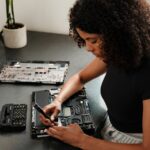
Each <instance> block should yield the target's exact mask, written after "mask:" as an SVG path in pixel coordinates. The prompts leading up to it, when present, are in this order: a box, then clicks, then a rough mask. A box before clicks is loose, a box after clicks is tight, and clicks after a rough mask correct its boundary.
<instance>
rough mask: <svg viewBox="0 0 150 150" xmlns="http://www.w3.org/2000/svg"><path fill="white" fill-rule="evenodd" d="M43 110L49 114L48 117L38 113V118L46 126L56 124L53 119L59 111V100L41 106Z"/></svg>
mask: <svg viewBox="0 0 150 150" xmlns="http://www.w3.org/2000/svg"><path fill="white" fill-rule="evenodd" d="M43 111H44V112H45V113H46V114H50V118H49V119H47V118H45V117H44V116H43V115H42V114H40V116H39V119H40V121H41V122H42V123H43V124H44V125H46V126H54V125H56V123H55V119H56V118H57V116H58V114H59V112H60V111H61V102H59V101H58V100H54V101H53V102H52V103H51V104H49V105H46V106H45V107H44V108H43Z"/></svg>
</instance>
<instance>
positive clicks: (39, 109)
mask: <svg viewBox="0 0 150 150" xmlns="http://www.w3.org/2000/svg"><path fill="white" fill-rule="evenodd" d="M34 108H35V109H36V110H37V111H38V112H39V113H41V114H42V115H43V116H44V117H45V118H47V119H50V117H49V116H48V115H47V114H46V113H45V112H44V111H43V110H42V108H41V107H40V106H39V105H38V104H37V103H35V105H34Z"/></svg>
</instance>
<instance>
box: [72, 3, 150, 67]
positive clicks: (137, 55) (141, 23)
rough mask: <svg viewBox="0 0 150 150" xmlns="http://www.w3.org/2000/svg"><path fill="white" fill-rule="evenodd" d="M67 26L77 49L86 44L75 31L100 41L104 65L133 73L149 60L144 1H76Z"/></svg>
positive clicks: (149, 26) (149, 23)
mask: <svg viewBox="0 0 150 150" xmlns="http://www.w3.org/2000/svg"><path fill="white" fill-rule="evenodd" d="M69 23H70V30H69V35H70V36H72V37H73V38H74V40H75V41H76V42H77V43H78V46H79V47H82V46H84V45H85V42H84V40H83V39H82V38H81V37H80V36H79V34H78V33H77V31H76V28H80V29H81V30H83V31H85V32H88V33H96V34H99V35H100V36H102V37H103V43H104V44H103V53H102V56H103V59H104V61H105V62H106V63H107V64H115V65H117V66H119V67H123V68H132V69H133V68H137V67H138V66H140V65H141V64H142V62H143V60H145V58H149V56H150V7H149V4H148V2H146V0H77V1H76V3H75V4H74V6H73V7H72V8H71V9H70V14H69ZM143 58H144V59H143Z"/></svg>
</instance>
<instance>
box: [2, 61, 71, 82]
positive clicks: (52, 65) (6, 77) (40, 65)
mask: <svg viewBox="0 0 150 150" xmlns="http://www.w3.org/2000/svg"><path fill="white" fill-rule="evenodd" d="M68 67H69V62H68V61H48V62H46V61H45V62H44V61H26V62H23V61H22V62H11V63H8V64H7V65H5V66H4V67H3V68H2V69H1V71H0V81H1V82H3V83H41V84H62V83H63V82H64V79H65V77H66V74H67V71H68Z"/></svg>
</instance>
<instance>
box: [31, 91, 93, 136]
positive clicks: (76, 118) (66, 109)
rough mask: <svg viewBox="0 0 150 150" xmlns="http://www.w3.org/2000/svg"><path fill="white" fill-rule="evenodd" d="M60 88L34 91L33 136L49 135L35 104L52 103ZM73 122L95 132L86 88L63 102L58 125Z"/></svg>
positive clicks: (90, 132) (88, 132)
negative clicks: (45, 130)
mask: <svg viewBox="0 0 150 150" xmlns="http://www.w3.org/2000/svg"><path fill="white" fill-rule="evenodd" d="M59 91H60V90H59V89H57V88H54V89H50V90H41V91H35V92H33V94H32V96H33V98H32V108H31V110H32V123H31V136H32V138H40V137H47V136H48V135H47V133H45V132H44V129H45V128H46V126H44V125H43V124H42V123H41V122H40V121H39V112H38V111H36V109H35V107H34V105H35V103H38V104H39V105H40V106H41V107H44V106H45V105H47V104H49V103H51V102H52V101H53V100H54V99H55V97H56V96H57V94H58V93H59ZM71 123H77V124H79V125H80V127H81V128H82V130H83V131H84V132H85V133H87V134H89V135H92V134H94V132H95V125H94V122H93V119H92V115H91V112H90V107H89V102H88V99H87V97H86V93H85V90H84V89H83V90H81V91H80V92H78V93H76V94H74V95H73V96H72V97H70V98H69V99H68V100H67V101H66V102H64V103H63V105H62V109H61V112H60V113H59V115H58V118H57V124H58V126H62V125H63V126H67V125H69V124H71Z"/></svg>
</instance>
